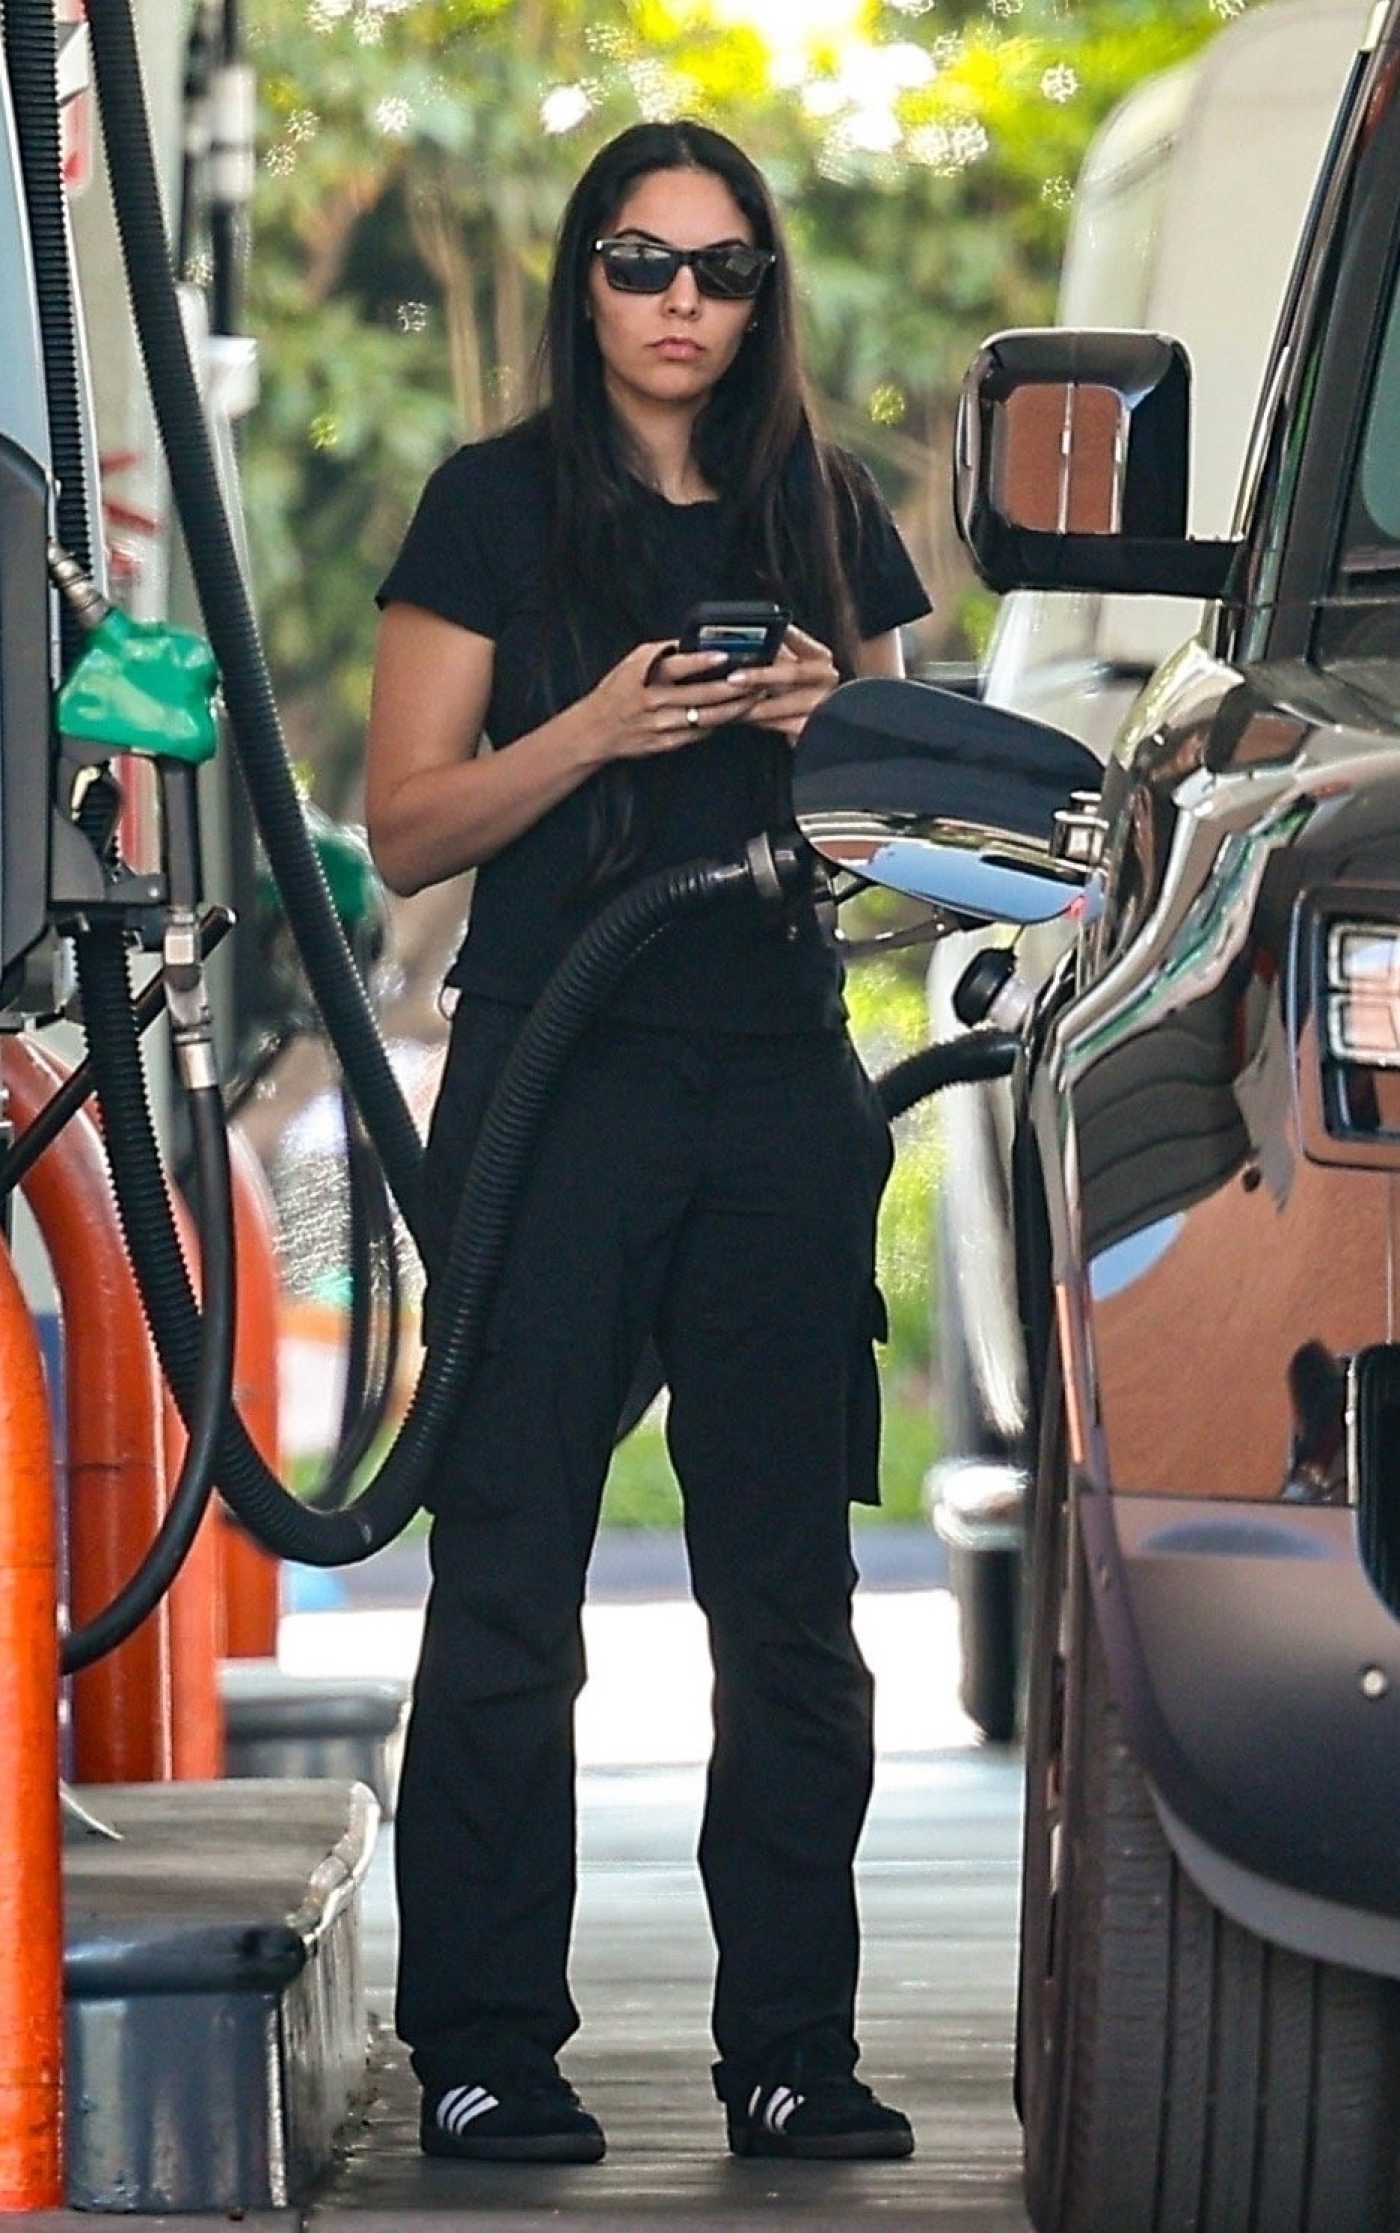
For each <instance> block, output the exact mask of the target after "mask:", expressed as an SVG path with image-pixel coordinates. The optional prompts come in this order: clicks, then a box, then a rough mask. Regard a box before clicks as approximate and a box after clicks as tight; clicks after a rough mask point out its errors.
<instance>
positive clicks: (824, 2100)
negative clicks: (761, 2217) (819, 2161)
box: [714, 2044, 914, 2158]
mask: <svg viewBox="0 0 1400 2233" xmlns="http://www.w3.org/2000/svg"><path fill="white" fill-rule="evenodd" d="M714 2083H715V2092H716V2094H717V2095H718V2097H719V2099H720V2100H721V2101H722V2102H723V2103H724V2108H725V2115H726V2118H727V2121H728V2126H729V2146H730V2149H731V2151H732V2153H733V2154H735V2155H765V2156H774V2155H776V2156H815V2157H828V2158H835V2157H851V2158H855V2157H874V2156H906V2155H912V2154H913V2153H914V2134H913V2129H912V2127H911V2126H910V2123H909V2119H908V2118H907V2117H906V2116H904V2115H902V2114H901V2112H900V2111H899V2110H898V2109H887V2108H886V2107H885V2105H884V2103H883V2102H882V2101H877V2100H876V2099H875V2096H874V2094H873V2093H872V2092H871V2090H870V2088H869V2086H863V2085H862V2084H861V2083H860V2080H859V2079H858V2078H857V2077H855V2075H854V2074H853V2072H852V2071H851V2070H849V2069H843V2068H841V2067H840V2066H839V2064H834V2063H833V2058H832V2057H831V2056H829V2055H824V2054H822V2053H821V2052H820V2051H818V2052H813V2051H812V2050H811V2049H810V2048H808V2047H806V2046H804V2045H802V2044H798V2045H796V2046H794V2047H792V2048H791V2049H789V2050H788V2051H787V2052H786V2053H785V2054H784V2053H778V2054H777V2055H775V2057H774V2059H773V2061H772V2062H771V2063H770V2064H768V2065H767V2066H765V2068H764V2070H763V2071H762V2072H761V2073H760V2074H759V2075H758V2076H748V2077H741V2076H740V2075H739V2074H738V2073H737V2072H731V2071H728V2070H726V2068H725V2065H724V2064H723V2063H716V2064H715V2066H714Z"/></svg>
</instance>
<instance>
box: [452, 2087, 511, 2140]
mask: <svg viewBox="0 0 1400 2233" xmlns="http://www.w3.org/2000/svg"><path fill="white" fill-rule="evenodd" d="M500 2106H501V2105H500V2103H499V2101H498V2100H497V2099H496V2096H495V2095H494V2094H493V2093H488V2094H487V2095H486V2096H485V2098H484V2099H483V2100H481V2101H474V2102H472V2104H471V2105H470V2107H469V2108H462V2109H459V2110H458V2111H457V2115H456V2117H455V2119H454V2121H453V2125H452V2129H453V2131H454V2132H456V2133H462V2132H465V2131H466V2128H467V2126H468V2125H469V2124H471V2123H472V2121H473V2120H474V2119H475V2118H477V2117H484V2116H485V2114H486V2112H487V2110H488V2109H499V2108H500Z"/></svg>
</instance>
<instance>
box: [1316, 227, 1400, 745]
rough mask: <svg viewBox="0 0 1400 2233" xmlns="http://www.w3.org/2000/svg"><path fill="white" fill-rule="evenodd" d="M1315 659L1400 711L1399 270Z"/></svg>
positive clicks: (1390, 708)
mask: <svg viewBox="0 0 1400 2233" xmlns="http://www.w3.org/2000/svg"><path fill="white" fill-rule="evenodd" d="M1314 655H1315V657H1316V658H1317V660H1318V662H1319V664H1320V665H1322V666H1325V667H1327V668H1329V669H1330V670H1331V671H1332V672H1334V673H1336V674H1337V675H1339V676H1340V677H1341V679H1342V680H1343V681H1346V682H1348V683H1350V684H1351V685H1352V686H1353V687H1354V688H1356V689H1359V690H1361V691H1362V692H1363V693H1364V694H1365V695H1366V696H1367V697H1369V698H1371V699H1372V700H1373V701H1375V702H1376V703H1377V704H1379V705H1381V706H1383V707H1384V708H1386V709H1387V710H1388V711H1389V712H1390V713H1391V714H1393V713H1394V712H1395V710H1396V708H1397V707H1400V264H1397V266H1396V267H1395V271H1394V272H1393V273H1392V277H1391V292H1390V303H1389V307H1388V310H1387V312H1386V317H1385V325H1384V329H1383V332H1382V335H1381V341H1380V347H1379V350H1378V352H1377V356H1376V369H1375V372H1374V374H1373V376H1372V380H1371V392H1370V395H1369V397H1368V399H1367V404H1366V416H1365V420H1364V423H1363V426H1362V431H1361V439H1360V442H1359V444H1358V447H1357V451H1356V466H1355V470H1354V473H1353V478H1352V487H1351V496H1350V503H1349V506H1348V511H1347V520H1346V526H1345V529H1344V531H1343V534H1342V540H1341V545H1340V549H1339V552H1338V558H1337V567H1336V572H1335V576H1334V579H1333V582H1332V587H1331V591H1330V594H1329V596H1328V599H1327V602H1326V604H1325V605H1324V607H1323V609H1322V611H1321V613H1320V614H1319V616H1318V626H1317V635H1316V639H1315V643H1314Z"/></svg>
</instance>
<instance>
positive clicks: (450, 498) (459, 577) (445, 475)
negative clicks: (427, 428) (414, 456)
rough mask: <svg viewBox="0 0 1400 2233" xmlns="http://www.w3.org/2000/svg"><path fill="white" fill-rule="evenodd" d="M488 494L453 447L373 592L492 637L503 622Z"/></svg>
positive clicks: (382, 601) (469, 457)
mask: <svg viewBox="0 0 1400 2233" xmlns="http://www.w3.org/2000/svg"><path fill="white" fill-rule="evenodd" d="M486 494H487V492H486V491H485V489H484V488H483V487H482V485H481V476H480V474H479V473H478V472H476V471H475V470H474V469H473V453H472V452H471V451H470V450H459V451H458V452H457V453H456V455H455V456H453V457H450V458H448V459H446V461H445V462H444V463H443V464H442V465H440V466H439V467H438V468H437V471H436V472H435V473H433V474H432V476H431V477H430V479H429V481H428V484H427V486H426V487H425V489H424V490H423V494H422V495H421V497H420V498H419V500H418V509H417V510H416V511H415V513H414V515H413V518H412V520H411V521H410V522H409V527H408V533H407V534H406V535H405V536H404V539H403V545H402V548H401V549H400V551H399V555H398V557H397V558H396V559H395V560H394V563H393V565H392V566H391V567H390V568H389V571H388V573H387V574H386V575H385V577H384V579H383V581H382V582H381V583H380V585H379V587H378V589H377V590H376V591H375V593H374V601H375V603H376V604H377V605H378V606H379V607H380V609H381V611H382V609H383V608H384V606H385V605H389V604H396V603H403V604H407V605H421V606H423V607H424V608H425V610H426V611H428V612H430V613H438V614H440V615H441V617H442V618H443V619H444V620H453V621H455V622H456V623H457V625H458V627H459V628H470V629H471V630H472V631H473V632H474V633H475V634H476V635H478V636H490V637H492V638H493V639H494V637H495V636H496V634H497V633H498V630H499V628H500V622H501V603H502V600H501V580H500V567H499V563H498V562H497V561H495V560H494V559H493V557H492V550H493V544H494V543H495V540H496V539H495V538H494V537H493V534H492V530H491V525H490V508H489V504H488V502H487V501H486Z"/></svg>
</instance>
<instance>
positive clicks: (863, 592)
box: [842, 452, 933, 642]
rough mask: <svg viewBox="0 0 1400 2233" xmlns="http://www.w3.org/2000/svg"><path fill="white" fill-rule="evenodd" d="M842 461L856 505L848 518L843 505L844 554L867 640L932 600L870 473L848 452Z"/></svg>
mask: <svg viewBox="0 0 1400 2233" xmlns="http://www.w3.org/2000/svg"><path fill="white" fill-rule="evenodd" d="M845 464H846V468H847V477H848V482H849V485H850V488H851V493H852V495H853V497H854V500H855V509H854V517H853V518H852V517H851V516H850V510H849V506H843V508H842V509H843V512H844V513H845V514H846V517H845V522H844V526H845V532H844V533H843V536H842V546H843V547H842V558H843V561H844V563H845V567H846V574H847V579H848V580H849V582H850V585H851V595H852V597H853V598H854V600H855V608H856V619H857V621H858V623H859V626H860V633H861V637H862V639H863V640H865V641H867V642H868V641H869V639H870V638H871V637H872V636H883V635H887V634H888V632H889V630H890V629H891V628H902V627H903V626H904V625H905V624H906V622H908V621H911V620H920V619H922V618H923V615H924V614H925V613H929V612H932V610H933V606H932V604H931V603H930V601H929V597H928V592H927V591H926V590H925V588H924V585H923V583H922V582H921V581H920V579H919V575H918V569H917V568H916V567H915V564H914V561H913V559H912V558H911V557H910V556H909V553H908V551H907V550H906V549H905V547H904V539H903V537H902V536H901V534H900V532H899V529H898V528H897V527H896V526H895V523H894V520H893V518H892V516H891V514H890V508H889V506H888V504H887V503H886V502H885V499H884V497H883V496H882V494H881V493H880V488H879V484H878V482H877V481H876V479H875V476H874V474H873V473H872V472H871V471H870V468H869V467H868V466H867V465H864V464H862V463H861V461H860V460H859V459H858V458H855V457H852V456H851V455H850V453H849V452H846V453H845Z"/></svg>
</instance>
